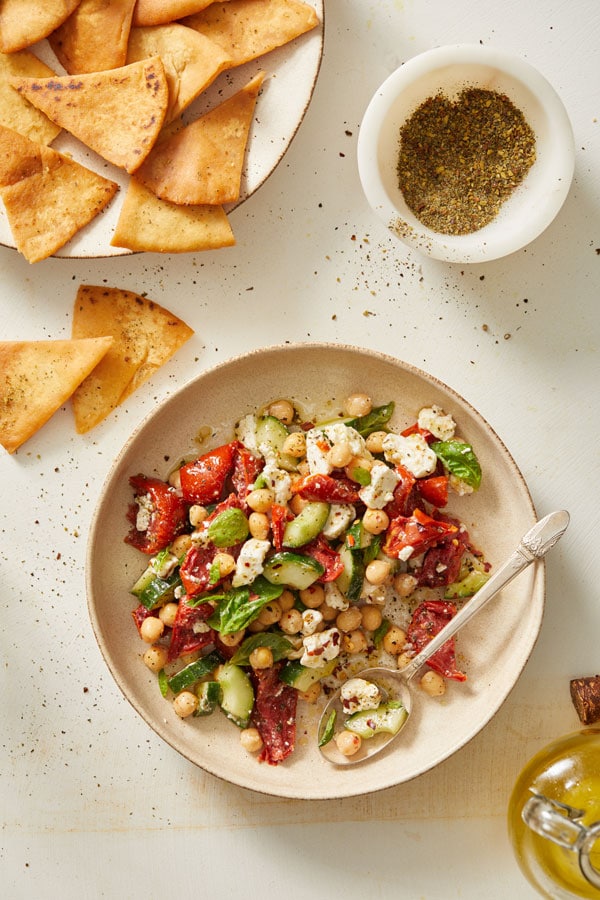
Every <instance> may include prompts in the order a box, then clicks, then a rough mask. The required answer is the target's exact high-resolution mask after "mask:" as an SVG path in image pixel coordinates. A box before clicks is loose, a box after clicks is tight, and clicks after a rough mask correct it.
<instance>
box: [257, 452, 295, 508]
mask: <svg viewBox="0 0 600 900" xmlns="http://www.w3.org/2000/svg"><path fill="white" fill-rule="evenodd" d="M261 479H262V481H263V482H264V484H265V487H267V488H270V489H271V490H272V491H273V493H274V494H275V503H279V505H280V506H285V505H286V503H287V502H288V500H290V498H291V496H292V478H291V476H290V473H289V472H285V471H284V470H283V469H279V468H277V466H276V465H274V464H273V462H271V461H270V462H268V463H267V464H266V466H265V467H264V469H263V470H262V472H261Z"/></svg>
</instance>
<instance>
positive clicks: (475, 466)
mask: <svg viewBox="0 0 600 900" xmlns="http://www.w3.org/2000/svg"><path fill="white" fill-rule="evenodd" d="M431 449H432V450H433V452H434V453H435V455H436V456H437V458H438V459H439V460H441V462H442V464H443V466H444V468H445V469H447V470H448V472H450V474H451V475H454V476H455V477H456V478H459V479H460V480H461V481H464V482H465V484H468V485H469V487H472V488H473V490H475V491H476V490H478V488H479V486H480V484H481V466H480V465H479V460H478V459H477V457H476V456H475V453H474V451H473V448H472V447H471V445H470V444H466V443H464V441H436V442H435V443H433V444H431Z"/></svg>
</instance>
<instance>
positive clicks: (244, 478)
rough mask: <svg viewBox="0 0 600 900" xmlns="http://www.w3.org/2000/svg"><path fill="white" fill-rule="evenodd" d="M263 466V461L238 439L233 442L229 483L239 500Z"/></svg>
mask: <svg viewBox="0 0 600 900" xmlns="http://www.w3.org/2000/svg"><path fill="white" fill-rule="evenodd" d="M263 468H264V461H263V460H262V459H259V458H258V457H257V456H254V454H253V453H250V451H249V450H247V449H246V447H244V445H243V444H242V443H240V441H236V442H235V452H234V462H233V473H232V475H231V484H232V486H233V488H234V490H235V491H236V493H237V494H238V496H239V498H240V500H244V499H245V498H246V494H247V493H248V492H249V491H250V490H251V489H252V485H253V484H254V482H255V481H256V478H257V476H258V475H259V473H260V472H261V471H262V469H263Z"/></svg>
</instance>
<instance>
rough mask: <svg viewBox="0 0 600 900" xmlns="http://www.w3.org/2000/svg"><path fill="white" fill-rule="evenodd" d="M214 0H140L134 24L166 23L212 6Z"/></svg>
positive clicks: (134, 16)
mask: <svg viewBox="0 0 600 900" xmlns="http://www.w3.org/2000/svg"><path fill="white" fill-rule="evenodd" d="M213 2H214V0H138V2H137V5H136V7H135V12H134V15H133V24H134V25H166V24H167V23H168V22H174V21H175V20H176V19H181V18H183V16H191V15H192V13H196V12H200V10H201V9H204V8H205V7H207V6H210V4H211V3H213Z"/></svg>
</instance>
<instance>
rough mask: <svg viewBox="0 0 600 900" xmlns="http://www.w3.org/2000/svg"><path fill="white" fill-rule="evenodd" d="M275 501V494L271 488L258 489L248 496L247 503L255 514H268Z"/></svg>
mask: <svg viewBox="0 0 600 900" xmlns="http://www.w3.org/2000/svg"><path fill="white" fill-rule="evenodd" d="M274 501H275V494H274V492H273V491H272V490H271V489H270V488H256V490H255V491H250V493H249V494H247V495H246V503H247V504H248V506H249V507H250V509H252V510H253V511H254V512H259V513H266V512H268V511H269V510H270V509H271V507H272V506H273V503H274Z"/></svg>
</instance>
